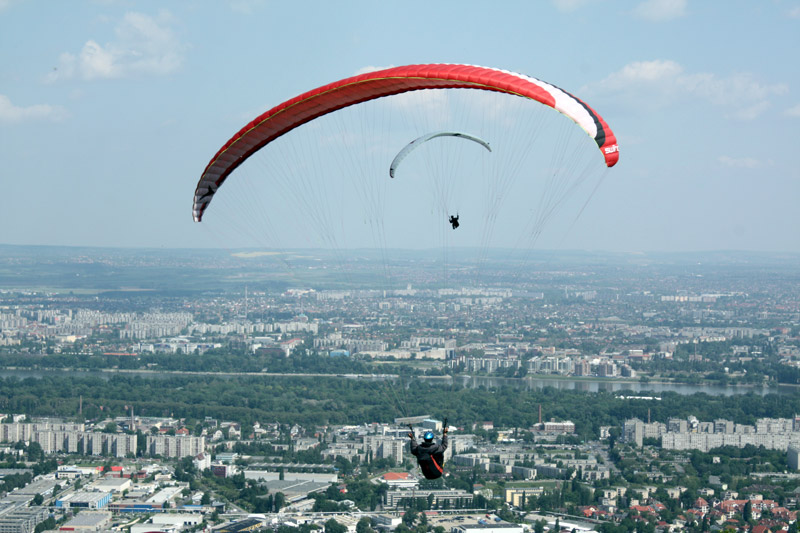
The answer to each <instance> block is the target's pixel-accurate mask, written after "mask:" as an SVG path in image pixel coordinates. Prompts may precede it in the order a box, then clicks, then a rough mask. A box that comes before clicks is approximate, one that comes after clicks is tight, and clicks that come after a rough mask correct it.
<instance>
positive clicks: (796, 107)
mask: <svg viewBox="0 0 800 533" xmlns="http://www.w3.org/2000/svg"><path fill="white" fill-rule="evenodd" d="M797 50H800V0H764V1H738V0H725V1H710V0H706V1H702V2H701V1H697V0H645V1H629V2H626V1H618V2H617V1H599V0H597V1H594V0H553V1H546V0H539V1H530V0H528V1H505V2H477V1H476V2H471V1H467V0H460V1H439V2H429V1H424V2H423V1H421V2H414V1H410V2H403V3H398V2H366V1H355V0H353V1H343V2H326V1H311V2H306V3H304V4H303V6H302V7H301V5H300V4H299V3H297V2H288V1H284V2H276V1H268V0H264V1H258V0H238V1H233V0H232V1H221V0H220V1H198V2H155V1H153V2H144V1H122V0H120V1H114V0H106V1H95V2H91V1H87V2H79V1H75V2H45V1H25V0H0V158H2V160H3V165H2V167H0V168H1V169H2V170H0V184H2V187H3V190H4V192H3V194H2V195H1V196H0V243H5V244H42V245H70V246H84V245H86V246H125V247H128V246H131V247H168V248H169V247H198V246H208V245H209V242H208V239H207V233H205V232H203V231H201V230H200V229H199V228H198V224H195V223H194V222H193V221H192V219H191V199H192V193H193V192H194V186H195V184H196V182H197V179H198V178H199V176H200V173H201V172H202V170H203V168H204V167H205V165H206V163H207V162H208V161H209V159H210V158H211V156H212V155H213V154H214V153H215V152H216V151H217V149H218V148H219V147H220V146H221V145H222V144H223V143H224V142H225V141H226V140H227V139H228V138H229V137H230V136H231V135H232V134H233V133H235V132H236V131H237V130H238V129H239V128H240V127H242V126H243V125H244V124H245V123H246V122H247V121H249V120H250V119H252V118H254V117H255V116H256V115H257V114H259V113H261V112H263V111H265V110H267V109H269V108H270V107H272V106H274V105H277V104H278V103H280V102H282V101H284V100H286V99H288V98H290V97H292V96H294V95H296V94H299V93H301V92H304V91H306V90H309V89H312V88H314V87H317V86H320V85H323V84H325V83H328V82H331V81H335V80H338V79H341V78H344V77H347V76H351V75H353V74H356V73H358V72H362V71H364V70H365V69H369V68H375V67H388V66H397V65H404V64H412V63H469V64H476V65H485V66H492V67H497V68H503V69H507V70H511V71H516V72H521V73H524V74H528V75H530V76H534V77H537V78H540V79H543V80H546V81H548V82H551V83H553V84H555V85H558V86H559V87H563V88H565V89H566V90H568V91H570V92H572V93H573V94H576V95H577V96H579V97H581V98H582V99H584V100H586V101H587V102H589V103H590V104H591V105H592V106H593V107H594V108H595V109H596V110H597V111H598V112H600V113H601V114H602V115H603V116H604V118H605V119H606V120H607V122H608V123H609V124H610V125H611V127H612V128H613V129H614V131H615V132H616V134H617V137H618V139H619V145H620V154H621V155H620V163H619V164H618V165H617V166H616V167H615V168H614V169H612V170H611V171H609V173H608V175H607V177H606V178H605V180H604V182H603V184H602V187H601V188H600V189H599V190H598V191H597V193H596V194H594V196H593V197H592V201H591V202H590V204H589V205H588V206H587V208H586V209H585V210H584V212H583V213H582V214H581V217H580V220H579V222H578V223H576V224H575V227H574V228H573V229H572V230H571V231H570V232H569V236H568V237H567V238H565V239H563V240H562V241H559V246H560V247H562V248H567V249H583V250H608V251H704V250H751V251H787V252H800V209H798V200H800V149H798V147H797V130H798V128H800V60H798V52H797Z"/></svg>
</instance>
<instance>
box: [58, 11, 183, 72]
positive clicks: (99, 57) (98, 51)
mask: <svg viewBox="0 0 800 533" xmlns="http://www.w3.org/2000/svg"><path fill="white" fill-rule="evenodd" d="M170 21H171V17H170V15H169V14H168V13H166V12H162V13H160V14H159V15H158V16H157V17H150V16H148V15H144V14H142V13H126V14H125V17H124V18H123V20H122V21H121V22H120V23H119V24H118V25H117V27H116V28H115V30H114V32H115V39H114V40H113V41H112V42H109V43H106V44H102V45H101V44H99V43H98V42H97V41H95V40H94V39H90V40H88V41H86V44H84V45H83V48H82V49H81V51H80V52H79V53H78V54H77V55H75V54H72V53H69V52H65V53H63V54H61V56H60V58H59V66H58V68H56V69H54V70H53V72H51V73H50V74H48V75H47V77H46V79H47V81H50V82H52V81H56V80H60V79H69V78H73V77H80V78H82V79H84V80H95V79H113V78H126V77H134V76H139V75H164V74H169V73H170V72H173V71H175V70H177V69H178V68H179V67H180V65H181V63H182V62H183V52H184V49H185V46H184V45H183V44H182V43H180V42H179V40H178V39H177V37H176V36H175V35H174V33H173V32H172V30H171V29H170V28H169V26H168V24H169V22H170Z"/></svg>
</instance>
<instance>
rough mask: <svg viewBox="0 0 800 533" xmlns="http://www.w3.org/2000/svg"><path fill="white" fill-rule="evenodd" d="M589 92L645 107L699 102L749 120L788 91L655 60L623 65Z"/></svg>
mask: <svg viewBox="0 0 800 533" xmlns="http://www.w3.org/2000/svg"><path fill="white" fill-rule="evenodd" d="M589 90H594V91H601V92H608V93H616V94H618V95H620V96H623V97H624V100H625V101H626V102H630V103H633V104H635V105H639V106H646V107H662V106H666V105H669V104H672V103H674V102H676V101H680V100H686V99H699V100H702V101H705V102H708V103H710V104H712V105H715V106H718V107H722V108H724V109H725V110H726V115H727V116H729V117H731V118H738V119H742V120H751V119H754V118H756V117H758V116H759V115H761V114H762V113H763V112H764V111H765V110H766V109H767V108H768V107H769V106H770V103H769V98H770V97H772V96H774V95H780V94H785V93H787V92H788V90H789V89H788V87H787V86H786V84H782V83H779V84H774V85H767V84H764V83H762V82H759V81H758V80H756V79H755V78H754V77H753V76H752V75H751V74H748V73H737V74H733V75H731V76H727V77H724V78H723V77H719V76H717V75H716V74H712V73H708V72H698V73H687V72H685V71H684V69H683V67H682V66H681V65H680V64H678V63H676V62H675V61H670V60H661V59H658V60H654V61H638V62H634V63H630V64H628V65H625V66H624V67H623V68H622V69H621V70H619V71H618V72H615V73H613V74H611V75H610V76H608V77H607V78H606V79H604V80H602V81H601V82H599V83H598V84H597V85H596V86H594V87H592V88H590V89H589Z"/></svg>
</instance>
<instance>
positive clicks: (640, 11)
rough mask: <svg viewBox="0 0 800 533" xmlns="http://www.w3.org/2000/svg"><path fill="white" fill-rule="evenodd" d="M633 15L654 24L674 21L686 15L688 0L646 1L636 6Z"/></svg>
mask: <svg viewBox="0 0 800 533" xmlns="http://www.w3.org/2000/svg"><path fill="white" fill-rule="evenodd" d="M633 14H634V15H635V16H637V17H639V18H642V19H645V20H652V21H654V22H662V21H666V20H673V19H676V18H680V17H683V16H684V15H686V0H646V1H645V2H642V3H641V4H639V5H638V6H636V8H635V9H634V10H633Z"/></svg>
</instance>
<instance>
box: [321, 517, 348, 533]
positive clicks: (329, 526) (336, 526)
mask: <svg viewBox="0 0 800 533" xmlns="http://www.w3.org/2000/svg"><path fill="white" fill-rule="evenodd" d="M325 533H347V527H346V526H343V525H342V524H340V523H339V522H337V521H336V520H334V519H333V518H331V519H330V520H328V521H327V522H325Z"/></svg>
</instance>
